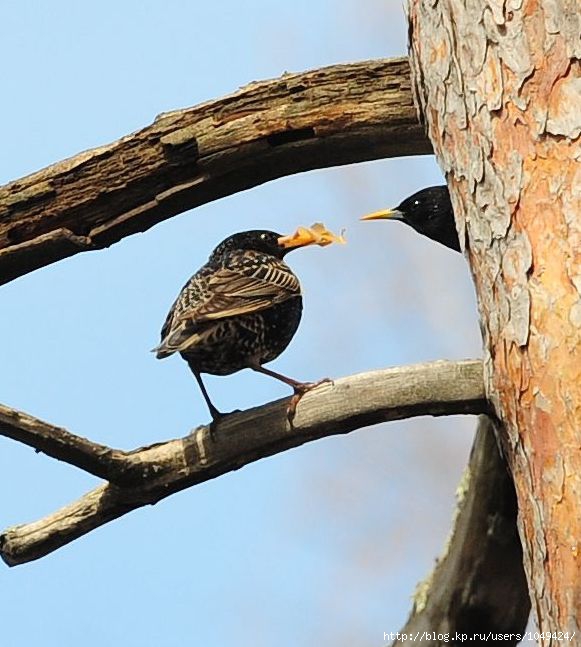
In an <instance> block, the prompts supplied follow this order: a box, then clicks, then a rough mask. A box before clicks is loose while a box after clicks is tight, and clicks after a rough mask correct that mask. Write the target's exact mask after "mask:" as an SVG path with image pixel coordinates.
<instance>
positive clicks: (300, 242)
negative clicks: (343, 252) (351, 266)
mask: <svg viewBox="0 0 581 647" xmlns="http://www.w3.org/2000/svg"><path fill="white" fill-rule="evenodd" d="M346 242H347V241H346V240H345V238H344V237H343V235H342V234H340V235H339V236H337V234H334V233H333V232H332V231H330V230H329V229H327V228H326V227H325V225H324V224H323V223H321V222H316V223H315V224H313V225H311V226H310V227H299V228H298V229H297V230H296V231H295V233H294V234H290V235H288V236H281V237H280V238H279V239H278V244H279V245H280V246H281V247H285V248H287V249H292V248H294V247H305V246H307V245H319V246H320V247H326V246H327V245H330V244H331V243H340V244H342V245H344V244H345V243H346Z"/></svg>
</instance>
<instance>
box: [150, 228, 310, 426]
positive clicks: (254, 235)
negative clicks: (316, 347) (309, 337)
mask: <svg viewBox="0 0 581 647" xmlns="http://www.w3.org/2000/svg"><path fill="white" fill-rule="evenodd" d="M279 238H280V235H279V234H277V233H275V232H271V231H260V230H259V231H248V232H242V233H240V234H234V235H233V236H230V237H229V238H227V239H226V240H224V241H223V242H222V243H220V245H218V247H216V249H215V250H214V251H213V253H212V255H211V256H210V259H209V260H208V262H207V263H206V264H205V265H204V266H203V267H201V268H200V269H199V270H198V271H197V272H196V273H195V274H194V275H193V276H192V277H191V278H190V280H189V281H188V282H187V283H186V285H185V286H184V287H183V288H182V291H181V292H180V294H179V295H178V298H177V299H176V301H175V302H174V304H173V306H172V307H171V309H170V311H169V313H168V315H167V318H166V321H165V323H164V325H163V328H162V331H161V343H160V345H159V346H158V347H157V348H156V349H155V350H156V352H157V357H158V358H164V357H168V356H169V355H172V354H173V353H176V352H177V353H180V355H181V356H182V357H183V358H184V359H185V360H186V362H187V363H188V365H189V367H190V368H191V370H192V372H193V373H194V375H195V376H196V378H197V379H198V382H199V383H200V387H201V388H202V391H203V392H204V397H205V398H206V401H207V402H208V406H209V407H210V411H211V412H212V415H213V416H214V417H216V415H219V413H218V412H217V410H216V409H215V407H213V405H212V404H211V402H210V401H209V398H208V397H207V393H206V392H205V389H204V387H203V384H202V383H201V379H200V373H211V374H214V375H229V374H231V373H234V372H236V371H239V370H241V369H243V368H254V369H255V370H260V366H261V365H262V364H264V363H266V362H270V361H272V360H273V359H275V358H276V357H278V356H279V355H280V354H281V353H282V351H283V350H284V349H285V348H286V347H287V346H288V344H289V343H290V341H291V339H292V337H293V335H294V334H295V332H296V330H297V328H298V325H299V322H300V319H301V314H302V298H301V288H300V284H299V281H298V279H297V277H296V276H295V275H294V274H293V272H292V270H291V269H290V268H289V267H288V265H286V263H285V262H284V261H283V260H282V258H283V256H284V255H285V254H286V253H287V252H288V251H290V250H289V249H286V248H284V247H281V246H280V245H279V244H278V239H279ZM282 377H284V376H282ZM285 380H286V381H288V383H289V384H291V385H293V384H294V383H295V382H294V380H290V378H285ZM296 384H299V383H296Z"/></svg>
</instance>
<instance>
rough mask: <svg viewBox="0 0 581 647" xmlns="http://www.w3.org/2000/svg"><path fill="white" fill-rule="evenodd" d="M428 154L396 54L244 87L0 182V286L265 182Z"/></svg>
mask: <svg viewBox="0 0 581 647" xmlns="http://www.w3.org/2000/svg"><path fill="white" fill-rule="evenodd" d="M431 152H432V148H431V145H430V143H429V141H428V139H427V138H426V136H425V134H424V131H423V128H422V127H421V126H420V125H419V124H418V121H417V117H416V111H415V108H414V105H413V100H412V93H411V88H410V80H409V66H408V62H407V59H406V58H399V59H393V60H377V61H365V62H362V63H354V64H350V65H334V66H332V67H327V68H322V69H319V70H312V71H310V72H303V73H300V74H284V75H283V76H282V77H280V78H278V79H274V80H270V81H262V82H259V83H251V84H250V85H248V86H246V87H244V88H242V89H241V90H239V91H238V92H236V93H234V94H232V95H229V96H227V97H223V98H221V99H217V100H215V101H209V102H207V103H203V104H200V105H198V106H195V107H193V108H187V109H185V110H178V111H175V112H170V113H165V114H162V115H160V116H159V117H158V118H157V119H156V120H155V121H154V123H153V124H152V125H151V126H148V127H146V128H144V129H142V130H140V131H138V132H136V133H133V134H131V135H128V136H126V137H123V138H122V139H120V140H118V141H116V142H113V143H112V144H109V145H107V146H102V147H100V148H95V149H93V150H90V151H86V152H84V153H81V154H80V155H77V156H76V157H73V158H70V159H68V160H65V161H63V162H60V163H58V164H54V165H53V166H50V167H48V168H45V169H43V170H42V171H39V172H37V173H34V174H33V175H29V176H27V177H25V178H21V179H19V180H16V181H15V182H11V183H10V184H7V185H6V186H4V187H2V188H0V284H2V283H6V282H8V281H10V280H12V279H14V278H16V277H18V276H21V275H23V274H26V273H27V272H31V271H32V270H35V269H37V268H39V267H43V266H45V265H48V264H49V263H53V262H55V261H58V260H60V259H63V258H66V257H67V256H71V255H73V254H76V253H77V252H82V251H86V250H91V249H99V248H103V247H107V246H108V245H111V244H112V243H115V242H117V241H118V240H120V239H121V238H123V237H124V236H128V235H130V234H134V233H136V232H140V231H145V230H146V229H149V227H151V226H152V225H155V224H156V223H158V222H160V221H161V220H164V219H166V218H169V217H171V216H174V215H176V214H178V213H181V212H183V211H186V210H187V209H191V208H193V207H196V206H198V205H200V204H204V203H206V202H209V201H211V200H216V199H217V198H221V197H223V196H226V195H230V194H232V193H235V192H237V191H242V190H244V189H248V188H250V187H253V186H256V185H258V184H261V183H263V182H266V181H268V180H273V179H275V178H279V177H282V176H285V175H290V174H293V173H299V172H301V171H308V170H311V169H316V168H323V167H329V166H336V165H340V164H350V163H352V162H361V161H365V160H373V159H378V158H382V157H393V156H401V155H418V154H423V153H431Z"/></svg>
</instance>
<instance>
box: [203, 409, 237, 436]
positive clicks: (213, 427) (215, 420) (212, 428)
mask: <svg viewBox="0 0 581 647" xmlns="http://www.w3.org/2000/svg"><path fill="white" fill-rule="evenodd" d="M211 413H212V422H211V423H210V425H209V427H208V430H209V432H210V438H211V439H212V442H214V441H215V440H216V431H217V428H218V426H219V424H220V423H221V422H222V420H224V418H227V417H228V416H231V415H232V414H233V413H240V409H234V410H233V411H227V412H225V413H223V412H222V411H218V409H214V410H213V411H212V412H211Z"/></svg>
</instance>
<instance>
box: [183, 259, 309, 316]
mask: <svg viewBox="0 0 581 647" xmlns="http://www.w3.org/2000/svg"><path fill="white" fill-rule="evenodd" d="M300 293H301V288H300V284H299V281H298V279H297V277H296V276H295V275H294V274H293V273H292V272H291V270H290V269H289V267H288V266H287V265H286V264H285V263H284V262H283V261H281V260H278V259H276V258H272V257H269V259H268V261H266V262H264V261H263V262H261V263H259V264H258V263H257V264H256V265H252V266H250V265H248V266H241V267H237V268H235V269H232V268H222V269H220V270H218V271H217V272H215V273H214V274H213V275H212V276H211V277H210V278H209V281H208V290H207V298H206V299H204V300H203V301H202V302H200V303H198V304H196V307H195V309H194V310H190V309H187V310H186V311H184V312H182V313H181V314H180V316H179V317H178V318H179V319H182V318H192V319H194V320H195V321H196V322H201V321H210V320H216V319H223V318H225V317H234V316H236V315H242V314H249V313H252V312H259V311H260V310H265V309H266V308H269V307H271V306H273V305H275V304H276V303H281V302H282V301H286V300H287V299H290V298H292V297H295V296H299V295H300Z"/></svg>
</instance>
